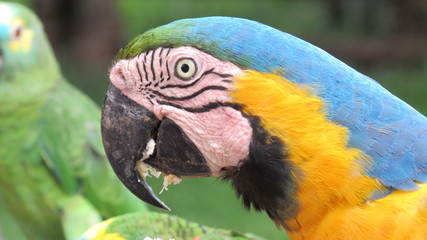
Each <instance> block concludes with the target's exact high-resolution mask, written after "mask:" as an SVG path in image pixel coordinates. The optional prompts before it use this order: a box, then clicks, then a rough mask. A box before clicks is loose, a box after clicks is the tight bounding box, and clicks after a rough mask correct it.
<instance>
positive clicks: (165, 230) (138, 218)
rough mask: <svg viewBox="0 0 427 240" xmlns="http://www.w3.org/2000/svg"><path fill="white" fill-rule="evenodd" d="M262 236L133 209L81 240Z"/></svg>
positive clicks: (215, 239) (201, 239)
mask: <svg viewBox="0 0 427 240" xmlns="http://www.w3.org/2000/svg"><path fill="white" fill-rule="evenodd" d="M142 239H144V240H149V239H150V240H151V239H155V240H157V239H162V240H168V239H175V240H181V239H183V240H185V239H192V240H245V239H248V240H249V239H251V240H262V238H260V237H257V236H255V235H252V234H248V233H246V234H242V233H238V232H234V231H229V230H223V229H214V228H210V227H207V226H203V225H200V224H198V223H194V222H189V221H187V220H185V219H182V218H179V217H177V216H172V215H168V214H162V213H155V212H151V213H131V214H126V215H122V216H118V217H114V218H110V219H108V220H106V221H104V222H102V223H100V224H98V225H95V226H93V227H92V228H90V229H89V230H88V231H87V232H85V233H84V234H83V236H82V237H81V238H80V240H142Z"/></svg>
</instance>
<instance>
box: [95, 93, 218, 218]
mask: <svg viewBox="0 0 427 240" xmlns="http://www.w3.org/2000/svg"><path fill="white" fill-rule="evenodd" d="M101 126H102V139H103V143H104V148H105V151H106V153H107V157H108V159H109V161H110V164H111V166H112V167H113V169H114V171H115V173H116V175H117V176H118V177H119V179H120V180H121V181H122V183H123V184H124V185H125V186H126V187H127V188H128V189H129V190H130V191H131V192H132V193H133V194H135V195H136V196H137V197H139V198H140V199H142V200H143V201H145V202H147V203H149V204H151V205H153V206H156V207H159V208H163V209H166V210H169V208H168V207H167V206H166V205H165V204H164V203H163V202H162V201H161V200H159V199H158V198H157V197H156V196H155V194H154V193H153V191H152V189H151V188H150V186H148V184H147V183H146V182H145V181H144V179H143V178H142V177H141V176H140V173H139V172H138V171H137V170H136V163H137V161H138V160H141V159H142V158H143V156H144V151H146V149H147V148H148V146H147V144H148V143H149V141H150V140H151V139H153V140H154V141H155V142H156V145H155V149H154V151H153V153H152V154H150V156H145V157H144V161H143V162H144V163H146V164H148V165H150V166H152V167H154V168H155V169H157V170H159V171H161V172H164V173H167V174H173V175H176V176H178V177H202V176H209V175H210V169H209V167H208V166H207V163H206V161H205V159H204V157H203V156H202V154H201V153H200V151H199V150H198V149H197V147H196V146H195V145H194V144H193V143H192V142H191V140H190V139H189V138H188V137H187V136H186V135H185V133H184V132H183V131H182V130H181V128H180V127H179V126H178V125H176V124H175V123H174V122H173V121H172V120H170V119H167V118H165V119H163V120H162V121H160V120H159V119H157V117H156V116H155V115H154V114H153V113H152V112H151V111H149V110H148V109H147V108H145V107H143V106H141V105H139V104H137V103H136V102H134V101H133V100H131V99H129V98H128V97H126V96H125V95H124V94H123V93H122V92H121V91H120V90H119V89H117V88H116V87H114V86H113V85H111V86H110V88H109V89H108V92H107V96H106V98H105V100H104V106H103V109H102V121H101ZM152 150H153V149H152Z"/></svg>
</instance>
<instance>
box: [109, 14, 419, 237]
mask: <svg viewBox="0 0 427 240" xmlns="http://www.w3.org/2000/svg"><path fill="white" fill-rule="evenodd" d="M110 80H111V86H110V88H109V90H108V92H107V96H106V99H105V102H104V107H103V119H102V133H103V141H104V147H105V149H106V152H107V156H108V158H109V160H110V163H111V164H112V167H113V168H114V170H115V172H116V174H117V175H118V176H119V178H120V179H121V180H122V182H123V183H124V184H125V185H126V186H127V187H128V188H129V189H130V190H131V191H132V192H133V193H134V194H136V195H137V196H138V197H140V198H141V199H142V200H144V201H146V202H148V203H150V204H152V205H154V206H158V207H161V208H164V209H168V208H167V206H166V205H165V204H164V203H163V202H162V201H160V200H159V199H158V198H157V197H156V196H155V195H154V194H153V193H152V191H151V188H150V187H149V186H148V185H147V184H146V182H145V181H144V177H145V176H146V175H147V174H148V173H149V172H150V171H155V170H157V171H161V172H164V173H165V174H166V179H167V180H168V181H169V182H173V181H174V180H176V179H177V177H206V176H216V177H220V178H222V179H224V180H226V181H229V182H231V185H232V186H233V188H234V189H235V191H236V193H237V195H238V196H239V197H240V198H241V199H242V201H243V204H244V206H245V207H246V208H248V209H249V208H250V207H253V208H254V209H255V210H262V211H266V212H267V213H268V215H269V216H270V217H271V219H272V220H273V221H274V222H275V223H276V224H277V225H278V226H282V227H283V228H285V229H286V230H287V232H288V234H289V236H290V238H291V239H293V240H298V239H325V240H326V239H328V240H330V239H420V240H421V239H426V237H427V184H426V182H427V119H426V117H425V116H423V115H422V114H420V113H419V112H417V111H416V110H415V109H413V108H412V107H411V106H409V105H408V104H406V103H405V102H403V101H402V100H400V99H399V98H397V97H396V96H394V95H393V94H391V93H390V92H388V91H387V90H386V89H384V88H383V87H382V86H381V85H380V84H379V83H377V82H376V81H374V80H372V79H371V78H369V77H367V76H365V75H363V74H361V73H359V72H357V71H356V70H354V69H353V68H351V67H349V66H347V65H346V64H344V63H343V62H341V61H340V60H338V59H336V58H334V57H333V56H331V55H330V54H328V53H327V52H325V51H323V50H322V49H320V48H318V47H316V46H313V45H311V44H310V43H307V42H305V41H303V40H301V39H299V38H297V37H294V36H292V35H290V34H287V33H284V32H281V31H279V30H276V29H274V28H271V27H269V26H266V25H263V24H261V23H258V22H255V21H250V20H245V19H239V18H231V17H206V18H197V19H185V20H179V21H175V22H172V23H170V24H168V25H165V26H161V27H158V28H155V29H152V30H149V31H147V32H145V33H143V34H141V35H139V36H137V37H136V38H135V39H134V40H132V41H131V42H130V43H129V44H128V45H127V46H126V47H125V48H123V49H122V50H121V51H120V52H119V53H118V54H117V57H116V60H115V63H114V66H113V67H112V69H111V72H110ZM147 172H148V173H147Z"/></svg>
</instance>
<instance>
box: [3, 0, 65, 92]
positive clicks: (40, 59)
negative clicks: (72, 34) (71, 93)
mask: <svg viewBox="0 0 427 240" xmlns="http://www.w3.org/2000/svg"><path fill="white" fill-rule="evenodd" d="M48 66H52V68H49V67H48ZM39 69H45V70H47V69H49V70H50V71H45V72H44V73H42V74H39V72H40V70H39ZM57 72H58V69H57V65H56V61H55V59H54V56H53V53H52V50H51V48H50V46H49V43H48V41H47V38H46V36H45V34H44V32H43V26H42V24H41V23H40V20H39V19H38V18H37V16H36V15H35V14H34V13H32V12H31V11H30V10H29V9H28V8H26V7H24V6H22V5H20V4H17V3H6V2H0V84H1V88H0V95H1V97H2V98H3V97H7V96H8V94H9V93H10V92H14V91H11V88H13V89H18V86H22V88H20V89H19V91H26V92H30V91H34V90H35V89H38V85H44V86H45V85H47V84H39V83H34V82H33V81H34V79H35V77H34V76H35V73H37V74H39V75H40V76H41V75H43V74H44V75H45V76H46V75H49V74H57ZM46 79H48V78H46ZM44 83H47V81H44ZM29 85H30V86H31V87H30V86H29ZM24 86H25V87H24ZM23 88H25V89H23ZM10 94H12V93H10ZM13 94H16V93H13Z"/></svg>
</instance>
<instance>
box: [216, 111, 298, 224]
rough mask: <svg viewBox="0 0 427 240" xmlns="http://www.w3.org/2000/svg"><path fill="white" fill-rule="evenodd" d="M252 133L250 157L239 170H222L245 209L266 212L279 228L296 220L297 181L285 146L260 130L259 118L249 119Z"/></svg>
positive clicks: (234, 167)
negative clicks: (292, 219)
mask: <svg viewBox="0 0 427 240" xmlns="http://www.w3.org/2000/svg"><path fill="white" fill-rule="evenodd" d="M247 118H248V119H249V121H250V123H251V127H252V129H253V134H252V141H251V143H250V146H249V156H248V157H247V159H244V160H242V161H241V164H240V165H239V166H232V167H228V168H223V171H224V175H223V176H222V179H223V180H230V181H231V185H232V186H233V188H234V189H235V191H236V194H237V196H238V197H239V198H241V199H242V201H243V205H244V206H245V208H246V209H248V210H249V209H250V208H251V206H252V207H253V208H254V209H255V210H256V211H262V210H265V211H266V212H267V214H268V215H269V216H270V218H271V219H273V221H274V222H275V223H276V225H281V226H283V227H285V228H287V229H288V227H287V225H286V223H285V221H286V220H288V219H291V218H293V217H295V216H296V214H297V212H298V201H297V200H296V199H295V194H296V179H295V175H294V174H292V173H293V172H295V171H294V167H293V166H292V164H291V162H290V161H289V160H287V153H286V152H285V149H286V148H285V146H284V144H283V143H282V142H281V141H280V139H278V138H277V137H275V136H271V135H269V134H268V133H267V131H266V130H265V129H264V128H263V127H262V126H261V124H260V120H259V118H258V117H254V116H247Z"/></svg>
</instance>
